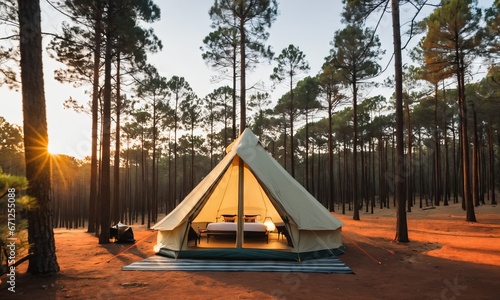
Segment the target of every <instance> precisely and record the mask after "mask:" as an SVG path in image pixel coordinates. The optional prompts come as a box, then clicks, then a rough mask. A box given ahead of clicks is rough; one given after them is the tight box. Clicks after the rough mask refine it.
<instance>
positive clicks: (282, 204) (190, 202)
mask: <svg viewBox="0 0 500 300" xmlns="http://www.w3.org/2000/svg"><path fill="white" fill-rule="evenodd" d="M237 156H238V157H240V158H241V159H242V160H243V161H244V162H245V163H246V164H247V166H248V168H249V169H250V170H251V171H252V173H253V174H254V175H255V177H256V178H257V180H258V181H259V182H260V183H261V185H262V187H261V188H263V190H264V191H265V192H266V193H267V194H268V195H269V198H270V200H271V202H272V203H273V204H274V205H275V206H278V207H279V208H280V210H282V211H284V212H286V214H287V215H288V216H289V218H290V219H291V220H290V221H291V222H293V223H295V224H296V225H297V228H298V229H301V230H336V229H338V228H340V227H341V226H342V222H341V221H340V220H338V219H337V218H335V217H334V216H333V215H332V214H331V213H330V212H329V211H328V210H327V209H326V208H325V207H324V206H323V205H321V203H319V202H318V201H317V200H316V199H315V198H314V197H313V196H312V195H311V194H310V193H309V192H308V191H307V190H306V189H305V188H304V187H303V186H302V185H300V184H299V183H298V182H297V181H296V180H295V179H294V178H293V177H292V176H291V175H290V174H289V173H288V172H287V171H286V170H285V169H283V167H281V165H280V164H279V163H278V162H277V161H276V160H275V159H274V158H272V157H271V155H270V154H269V153H268V152H267V151H266V150H265V149H264V147H263V146H262V145H261V144H260V142H259V140H258V139H257V137H256V136H255V135H254V133H253V132H252V131H251V130H250V129H248V128H247V129H245V131H244V132H243V133H242V134H241V135H240V136H239V137H238V138H237V139H236V140H235V141H234V142H233V143H232V144H231V145H230V146H229V147H228V149H227V154H226V156H225V157H224V158H223V159H222V161H221V162H220V163H219V164H217V166H215V168H214V169H213V170H212V171H211V172H210V173H209V174H208V175H207V176H206V177H205V178H204V179H203V180H202V181H201V182H200V183H199V184H198V185H197V186H196V187H195V188H194V189H193V190H192V191H191V193H189V194H188V195H187V196H186V197H185V198H184V200H183V201H182V202H181V203H180V204H179V205H178V206H177V207H176V208H175V209H174V210H173V211H172V212H171V213H170V214H168V215H167V216H166V217H165V218H163V219H162V220H161V221H159V222H158V223H157V224H155V225H154V226H153V229H156V230H173V229H174V228H176V227H177V226H178V225H179V224H181V223H182V222H184V221H186V220H187V219H188V218H189V217H190V216H191V215H192V212H193V211H194V210H196V209H197V208H199V207H198V205H200V204H199V203H200V202H201V200H202V199H204V198H205V197H206V196H208V194H209V193H210V192H211V191H212V190H213V189H214V187H215V185H216V184H218V183H219V181H220V179H221V178H222V176H223V175H224V174H225V172H226V171H227V169H228V168H229V167H230V166H231V164H232V163H233V159H234V158H235V157H237Z"/></svg>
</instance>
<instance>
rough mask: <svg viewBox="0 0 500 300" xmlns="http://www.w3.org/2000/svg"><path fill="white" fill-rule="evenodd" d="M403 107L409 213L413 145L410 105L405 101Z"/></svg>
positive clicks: (408, 209)
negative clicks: (405, 121) (404, 114)
mask: <svg viewBox="0 0 500 300" xmlns="http://www.w3.org/2000/svg"><path fill="white" fill-rule="evenodd" d="M405 102H406V103H405V106H406V120H407V129H406V130H407V131H408V140H407V142H408V144H407V148H408V150H407V152H408V153H407V155H406V171H407V172H406V175H407V178H406V180H405V181H406V200H407V201H408V203H407V205H408V208H407V211H408V212H411V207H412V206H413V202H412V200H413V176H412V175H413V166H412V163H413V162H412V144H413V139H412V128H411V114H410V104H409V103H408V102H409V100H408V101H405Z"/></svg>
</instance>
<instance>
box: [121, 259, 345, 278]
mask: <svg viewBox="0 0 500 300" xmlns="http://www.w3.org/2000/svg"><path fill="white" fill-rule="evenodd" d="M122 270H123V271H226V272H227V271H234V272H302V273H327V274H353V273H354V272H353V271H352V270H351V269H350V268H349V267H348V266H347V265H346V264H345V263H344V262H342V261H341V260H340V259H338V258H337V257H329V258H320V259H309V260H305V261H302V262H297V261H270V260H266V261H256V260H251V261H248V260H203V259H173V258H169V257H164V256H160V255H156V256H152V257H148V258H146V259H143V260H141V261H138V262H135V263H132V264H130V265H128V266H125V267H123V268H122Z"/></svg>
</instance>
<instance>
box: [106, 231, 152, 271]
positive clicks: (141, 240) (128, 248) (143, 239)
mask: <svg viewBox="0 0 500 300" xmlns="http://www.w3.org/2000/svg"><path fill="white" fill-rule="evenodd" d="M155 233H156V231H153V232H152V233H151V234H150V235H148V236H146V237H144V238H142V239H140V240H138V241H137V242H135V243H134V244H133V245H131V246H129V247H127V248H125V249H124V250H122V251H120V252H118V253H117V254H115V255H114V256H113V257H111V258H110V259H109V260H108V261H107V263H109V262H110V261H112V260H113V259H114V258H116V257H118V256H120V255H122V254H123V253H125V252H127V251H128V250H130V249H132V248H134V247H135V246H137V245H139V244H140V243H142V242H144V241H145V240H147V239H148V238H150V237H151V236H153V234H155Z"/></svg>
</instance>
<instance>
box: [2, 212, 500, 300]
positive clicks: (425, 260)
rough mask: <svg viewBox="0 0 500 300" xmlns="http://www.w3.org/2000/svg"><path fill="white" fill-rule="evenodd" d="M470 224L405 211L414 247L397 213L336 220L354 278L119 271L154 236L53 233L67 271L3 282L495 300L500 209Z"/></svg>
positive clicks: (23, 289)
mask: <svg viewBox="0 0 500 300" xmlns="http://www.w3.org/2000/svg"><path fill="white" fill-rule="evenodd" d="M475 210H476V217H477V221H478V222H477V223H468V222H465V212H463V211H462V209H461V206H460V205H459V204H452V205H450V206H447V207H445V206H439V207H436V208H435V209H429V210H422V209H419V208H413V212H411V213H409V214H408V228H409V238H410V240H411V242H410V243H407V244H402V243H401V244H398V243H395V242H392V239H393V238H394V235H395V223H396V221H395V210H394V209H384V210H378V209H376V211H375V214H373V215H372V214H368V213H361V221H354V220H352V215H351V214H346V215H341V214H337V213H335V215H336V216H337V217H338V218H340V219H341V220H342V221H343V222H344V227H343V239H344V244H345V246H346V247H347V253H346V254H344V255H342V256H340V259H341V260H342V261H344V262H345V263H346V264H347V265H348V266H349V267H350V268H351V269H352V270H353V271H354V272H355V274H354V275H350V274H349V275H342V274H317V273H274V272H263V273H257V272H159V271H156V272H152V271H149V272H148V271H121V269H122V267H123V266H126V265H128V264H130V263H132V262H136V261H139V260H142V259H143V258H146V257H149V256H152V255H154V253H153V245H154V243H155V235H154V234H153V235H152V232H151V231H149V230H146V229H144V228H143V227H140V226H133V229H134V234H135V238H136V239H137V240H138V241H140V242H139V243H138V244H136V245H135V246H133V247H132V248H131V249H130V250H128V251H126V252H124V253H122V254H121V255H118V256H115V255H116V254H118V253H120V252H122V251H123V250H124V249H126V248H127V247H129V245H124V244H108V245H98V244H97V238H95V237H94V236H93V235H91V234H88V233H86V232H85V230H83V229H76V230H75V229H73V230H66V229H56V230H55V239H56V247H57V259H58V263H59V265H60V267H61V272H60V273H59V274H57V275H52V276H45V277H37V276H32V275H28V274H25V272H26V268H27V263H24V264H22V265H21V266H19V267H18V269H17V272H18V274H17V276H16V293H15V294H14V293H11V292H9V291H8V290H7V285H6V276H5V275H4V276H2V278H1V281H3V282H2V283H1V285H0V299H37V300H38V299H40V300H41V299H127V300H130V299H220V298H228V299H309V300H311V299H333V298H342V299H458V300H459V299H464V300H465V299H499V298H498V297H499V295H500V284H499V282H498V280H499V276H500V207H499V206H491V205H483V206H480V207H476V208H475Z"/></svg>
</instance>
